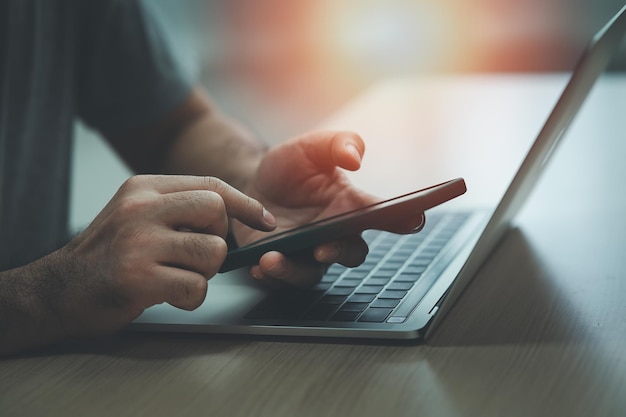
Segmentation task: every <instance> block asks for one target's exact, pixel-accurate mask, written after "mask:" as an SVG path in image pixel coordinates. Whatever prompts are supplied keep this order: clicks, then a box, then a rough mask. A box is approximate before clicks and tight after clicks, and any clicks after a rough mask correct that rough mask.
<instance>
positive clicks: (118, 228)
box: [0, 176, 275, 352]
mask: <svg viewBox="0 0 626 417" xmlns="http://www.w3.org/2000/svg"><path fill="white" fill-rule="evenodd" d="M228 218H236V219H238V220H239V221H241V222H242V223H243V224H246V225H247V227H250V228H251V230H253V229H258V230H264V231H270V230H272V229H274V227H275V219H274V217H273V216H272V215H271V214H269V212H268V211H267V210H265V208H264V207H263V206H262V205H261V203H259V202H258V201H256V200H254V199H252V198H250V197H247V196H246V195H244V194H242V193H241V192H240V191H238V190H236V189H235V188H233V187H231V186H229V185H227V184H226V183H224V182H222V181H220V180H218V179H216V178H212V177H189V176H136V177H133V178H131V179H129V180H128V181H126V183H125V184H124V185H123V186H122V187H121V188H120V189H119V191H118V192H117V193H116V195H115V196H114V197H113V198H112V199H111V201H110V202H109V203H108V204H107V206H106V207H105V208H104V209H103V210H102V212H100V214H99V215H98V216H97V217H96V218H95V220H94V221H93V222H92V224H91V225H89V227H88V228H87V229H86V230H85V231H84V232H83V233H81V234H80V235H78V236H77V237H76V238H75V239H74V240H72V241H71V242H70V243H69V244H68V245H67V246H65V247H64V248H62V249H60V250H58V251H56V252H54V253H53V254H51V255H49V256H47V257H45V258H42V259H40V260H39V261H37V262H35V263H34V264H31V265H28V266H27V267H25V268H21V269H17V270H13V271H10V273H8V275H6V278H5V280H4V283H5V284H6V285H8V286H10V285H11V284H16V289H17V290H19V289H20V288H28V290H27V291H26V290H24V291H23V292H18V295H23V297H21V298H22V300H11V302H12V303H14V308H13V309H12V311H13V314H11V319H9V317H5V318H3V319H2V320H0V324H2V325H3V326H10V327H9V328H4V329H1V330H4V332H0V333H4V336H3V338H4V337H5V336H6V339H5V341H6V342H7V343H8V342H9V341H10V342H11V343H12V344H13V346H0V347H1V348H2V349H0V350H2V351H5V352H6V351H10V350H16V349H19V348H23V347H27V346H34V345H37V344H43V343H46V342H50V341H53V340H55V339H59V338H62V337H67V336H86V335H101V334H105V333H108V332H112V331H115V330H117V329H119V328H121V327H123V326H124V325H126V324H127V323H128V322H130V321H131V320H133V319H134V318H136V317H137V316H138V315H139V314H141V312H142V311H143V310H144V309H145V308H147V307H150V306H151V305H154V304H159V303H163V302H167V303H169V304H171V305H173V306H176V307H180V308H183V309H187V310H191V309H194V308H196V307H198V306H199V305H200V304H201V303H202V301H203V300H204V298H205V295H206V290H207V280H208V279H209V278H211V277H212V276H213V275H215V274H216V272H217V271H218V270H219V268H220V266H221V264H222V262H223V261H224V258H225V256H226V252H227V247H226V242H225V239H226V235H227V233H228V230H229V224H228ZM0 278H4V277H0ZM28 283H30V285H29V284H28ZM18 285H19V287H18ZM5 289H6V288H5ZM9 289H10V288H9ZM0 298H1V297H0ZM18 298H20V297H18ZM20 301H22V303H20ZM6 307H7V306H6V305H4V306H3V308H6ZM4 311H5V313H6V312H7V311H8V310H4ZM19 311H21V312H24V313H23V314H22V313H15V312H19ZM0 313H2V311H0ZM29 317H30V318H29ZM20 318H21V319H22V321H23V322H24V325H23V326H20V325H19V321H20ZM32 318H34V320H32ZM36 326H40V328H35V327H36ZM12 348H13V349H12Z"/></svg>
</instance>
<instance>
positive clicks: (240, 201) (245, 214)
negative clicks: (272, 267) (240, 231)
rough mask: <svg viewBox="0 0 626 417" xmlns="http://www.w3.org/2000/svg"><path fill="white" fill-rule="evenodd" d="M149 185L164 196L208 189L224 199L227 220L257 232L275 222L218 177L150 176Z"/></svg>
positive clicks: (251, 200)
mask: <svg viewBox="0 0 626 417" xmlns="http://www.w3.org/2000/svg"><path fill="white" fill-rule="evenodd" d="M146 181H148V183H149V185H150V186H151V187H152V188H153V189H154V190H155V191H157V192H159V193H161V194H169V193H175V192H181V191H193V190H205V191H213V192H215V193H217V194H219V195H220V196H221V197H222V199H223V200H224V205H225V206H226V213H227V215H228V217H234V218H236V219H237V220H240V221H241V222H242V223H245V224H246V225H248V226H250V227H253V228H255V229H260V230H265V231H271V230H274V228H275V227H276V219H275V218H274V216H273V215H272V214H271V213H270V212H269V211H267V209H265V207H264V206H263V204H261V203H260V202H259V201H257V200H255V199H254V198H252V197H249V196H247V195H245V194H244V193H242V192H241V191H239V190H238V189H236V188H235V187H233V186H231V185H229V184H227V183H226V182H224V181H222V180H220V179H219V178H215V177H203V176H190V175H150V176H147V177H146Z"/></svg>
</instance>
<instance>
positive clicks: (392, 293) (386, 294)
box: [378, 290, 407, 300]
mask: <svg viewBox="0 0 626 417" xmlns="http://www.w3.org/2000/svg"><path fill="white" fill-rule="evenodd" d="M406 293H407V292H406V291H399V290H385V291H383V292H382V293H381V294H380V295H379V296H378V298H390V299H393V300H400V299H401V298H403V297H404V296H405V295H406Z"/></svg>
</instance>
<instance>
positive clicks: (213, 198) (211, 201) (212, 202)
mask: <svg viewBox="0 0 626 417" xmlns="http://www.w3.org/2000/svg"><path fill="white" fill-rule="evenodd" d="M205 198H206V204H207V206H208V208H209V211H210V212H218V213H221V212H225V211H226V204H225V203H224V199H223V198H222V196H221V195H220V194H219V193H217V192H215V191H206V192H205Z"/></svg>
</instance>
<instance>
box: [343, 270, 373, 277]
mask: <svg viewBox="0 0 626 417" xmlns="http://www.w3.org/2000/svg"><path fill="white" fill-rule="evenodd" d="M367 274H368V271H359V270H356V269H353V270H351V271H348V273H347V274H346V275H345V276H344V279H363V278H365V277H366V276H367Z"/></svg>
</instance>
